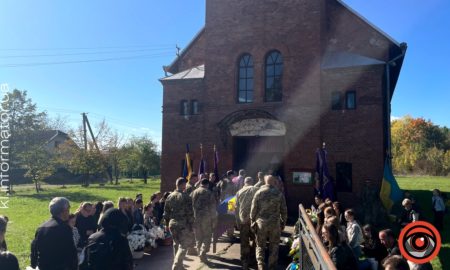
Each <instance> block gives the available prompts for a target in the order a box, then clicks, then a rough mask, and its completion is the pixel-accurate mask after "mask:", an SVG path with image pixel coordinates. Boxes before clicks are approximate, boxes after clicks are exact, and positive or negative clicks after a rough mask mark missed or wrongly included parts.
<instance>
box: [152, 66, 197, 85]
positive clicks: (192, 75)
mask: <svg viewBox="0 0 450 270" xmlns="http://www.w3.org/2000/svg"><path fill="white" fill-rule="evenodd" d="M204 77H205V65H200V66H196V67H193V68H190V69H187V70H184V71H181V72H178V73H176V74H173V75H170V76H168V77H165V78H162V79H160V81H172V80H189V79H203V78H204Z"/></svg>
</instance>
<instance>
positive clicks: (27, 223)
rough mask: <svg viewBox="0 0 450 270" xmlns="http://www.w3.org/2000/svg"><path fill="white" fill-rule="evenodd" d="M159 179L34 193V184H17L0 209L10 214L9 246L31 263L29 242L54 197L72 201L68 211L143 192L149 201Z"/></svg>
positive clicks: (25, 263) (24, 262)
mask: <svg viewBox="0 0 450 270" xmlns="http://www.w3.org/2000/svg"><path fill="white" fill-rule="evenodd" d="M159 188H160V181H159V180H151V181H149V182H148V184H147V185H145V184H143V182H142V181H137V180H136V181H133V183H128V182H126V181H121V183H120V185H117V186H116V185H105V186H99V185H98V184H93V185H91V186H90V187H88V188H83V187H81V186H79V185H77V186H75V185H72V186H67V187H66V188H61V186H49V185H44V186H43V189H44V191H43V192H41V193H39V194H37V193H36V191H35V190H34V187H33V186H30V185H27V186H17V187H15V188H14V190H15V191H16V193H15V194H14V196H12V197H10V201H9V208H8V209H0V215H6V216H8V217H9V220H10V222H9V223H8V229H7V232H6V243H7V245H8V250H9V251H11V252H12V253H14V254H15V255H16V256H17V258H18V259H19V263H20V268H21V269H25V267H26V266H28V265H29V264H30V259H29V255H30V244H31V241H32V239H33V238H34V233H35V231H36V229H37V227H38V226H39V225H40V224H42V223H43V222H44V221H46V220H47V219H48V218H49V217H50V213H49V210H48V204H49V202H50V200H51V199H52V198H53V197H66V198H68V199H69V200H70V202H71V212H75V211H76V209H77V208H78V206H79V204H80V203H81V202H83V201H90V202H97V201H105V200H112V201H114V204H115V206H117V205H116V203H117V199H118V198H119V197H131V198H133V199H134V198H135V196H136V194H138V193H142V194H143V196H144V202H145V203H146V202H148V201H150V196H151V194H153V193H154V192H155V191H159Z"/></svg>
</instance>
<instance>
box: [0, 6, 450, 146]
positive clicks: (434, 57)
mask: <svg viewBox="0 0 450 270" xmlns="http://www.w3.org/2000/svg"><path fill="white" fill-rule="evenodd" d="M345 2H346V3H347V4H348V5H349V6H351V7H352V8H353V9H355V10H356V11H357V12H359V13H360V14H362V15H363V16H364V17H366V18H367V19H368V20H369V21H371V22H372V23H374V24H375V25H377V26H378V27H379V28H381V29H382V30H383V31H384V32H386V33H387V34H389V35H390V36H392V37H393V38H394V39H395V40H397V41H399V42H407V43H408V51H407V55H406V60H405V62H404V65H403V69H402V73H401V75H400V80H399V82H398V85H397V88H396V91H395V94H394V98H393V102H392V115H393V116H395V117H400V116H403V115H406V114H410V115H412V116H414V117H424V118H426V119H430V120H432V121H433V122H435V123H436V124H439V125H446V126H448V127H450V65H449V63H447V62H446V61H448V60H450V51H449V49H450V35H449V30H448V29H450V17H449V16H448V14H449V13H450V1H448V0H431V1H417V0H396V1H388V0H378V1H375V0H371V1H362V0H347V1H345ZM204 18H205V0H201V1H200V0H191V1H185V0H184V1H182V0H166V1H146V0H134V1H110V0H108V1H107V0H98V1H87V0H83V1H56V0H55V1H44V0H41V1H33V0H28V1H25V0H23V1H21V0H2V1H0V83H7V84H8V85H9V87H10V88H11V89H13V88H18V89H21V90H27V91H28V94H29V96H30V97H31V98H32V99H33V100H34V101H35V102H36V103H37V104H38V106H39V108H40V109H41V110H46V111H47V112H48V113H49V114H50V115H52V116H54V115H57V114H60V115H61V116H63V117H66V119H67V120H68V122H69V124H71V125H73V126H75V125H78V123H81V115H80V114H81V112H88V113H89V114H88V117H89V118H90V120H91V122H98V121H100V120H101V119H102V118H105V119H106V120H107V121H108V123H109V124H110V125H111V127H112V128H113V129H117V130H118V131H119V132H120V133H124V134H126V136H130V135H138V136H139V135H144V134H148V135H149V136H151V137H153V138H154V139H155V140H156V141H158V142H159V141H160V139H161V105H162V86H161V84H160V83H159V82H158V78H161V77H163V76H164V73H163V71H162V68H161V67H162V66H163V65H167V64H169V63H171V62H172V60H173V59H174V57H175V52H176V50H175V45H176V44H178V45H179V46H180V47H181V48H183V47H185V46H186V45H187V44H188V43H189V41H190V40H191V39H192V37H193V36H194V35H195V34H196V33H197V32H198V31H199V30H200V29H201V27H202V26H203V24H204ZM31 55H32V56H31ZM23 56H28V57H23ZM111 58H113V59H117V58H121V60H116V61H105V60H108V59H111ZM98 60H101V61H98ZM78 61H88V62H85V63H66V64H49V63H58V62H78ZM43 63H44V65H42V64H43ZM28 64H32V65H31V66H26V65H28ZM23 65H25V66H23Z"/></svg>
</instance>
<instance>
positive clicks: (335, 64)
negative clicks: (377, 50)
mask: <svg viewBox="0 0 450 270" xmlns="http://www.w3.org/2000/svg"><path fill="white" fill-rule="evenodd" d="M381 64H385V62H383V61H381V60H378V59H374V58H370V57H367V56H364V55H360V54H355V53H350V52H326V53H325V55H324V56H323V59H322V64H321V67H322V69H332V68H345V67H357V66H370V65H381Z"/></svg>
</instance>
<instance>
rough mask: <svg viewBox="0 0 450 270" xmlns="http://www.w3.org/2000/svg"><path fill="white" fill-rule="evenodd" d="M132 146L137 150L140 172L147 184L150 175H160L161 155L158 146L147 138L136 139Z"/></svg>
mask: <svg viewBox="0 0 450 270" xmlns="http://www.w3.org/2000/svg"><path fill="white" fill-rule="evenodd" d="M132 144H134V145H135V146H136V149H137V157H138V159H137V160H138V170H139V172H140V173H141V175H142V177H143V178H144V183H145V184H147V178H148V175H151V174H156V173H159V167H160V155H159V153H158V151H157V146H156V144H155V143H154V142H153V141H152V140H151V139H150V138H148V137H146V136H143V137H140V138H134V139H133V140H132Z"/></svg>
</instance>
